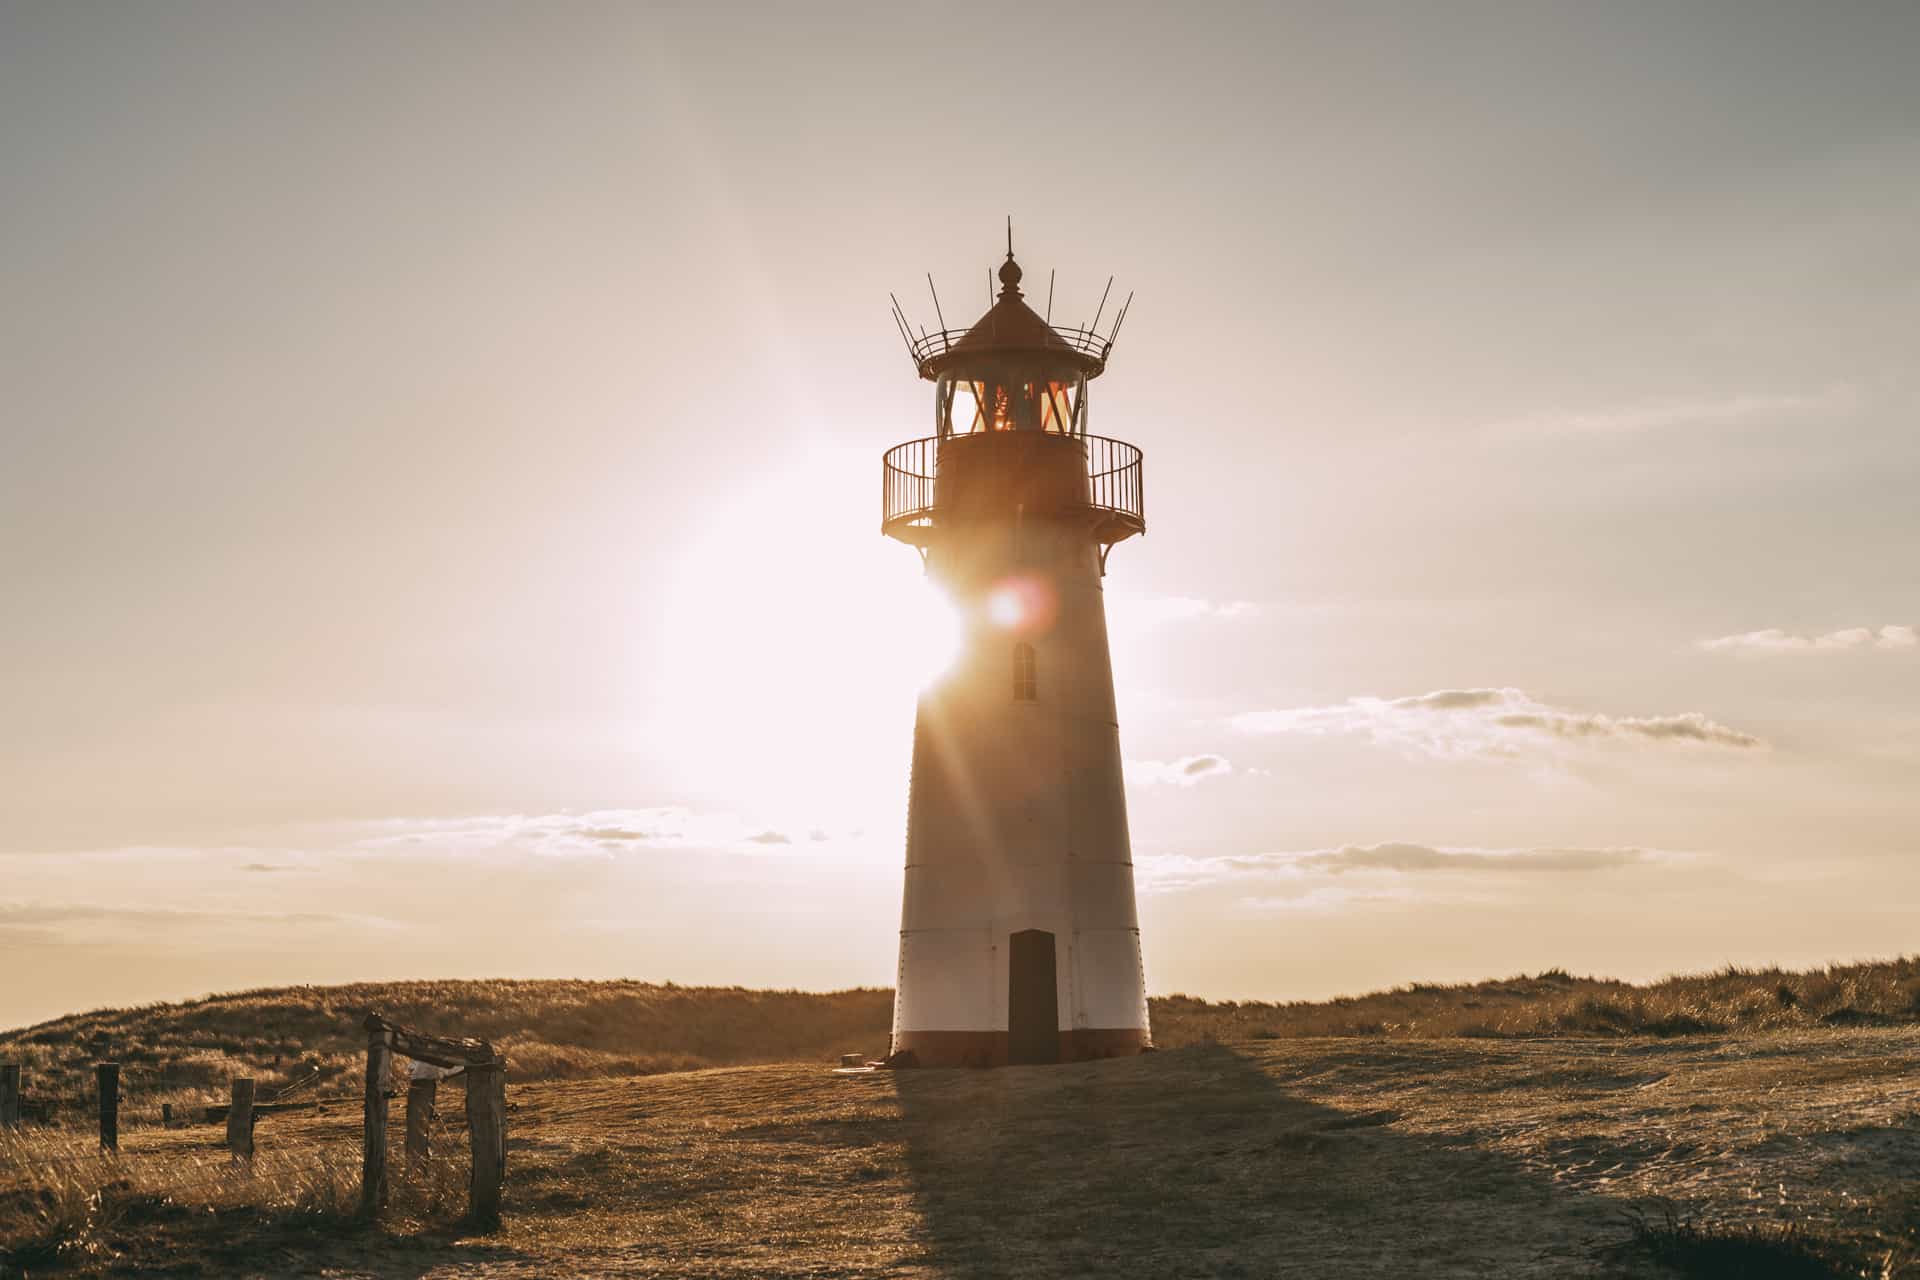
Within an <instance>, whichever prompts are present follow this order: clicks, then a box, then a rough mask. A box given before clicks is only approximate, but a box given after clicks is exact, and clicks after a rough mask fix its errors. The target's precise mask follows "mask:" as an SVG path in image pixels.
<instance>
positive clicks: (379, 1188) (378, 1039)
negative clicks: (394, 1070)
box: [360, 1013, 393, 1213]
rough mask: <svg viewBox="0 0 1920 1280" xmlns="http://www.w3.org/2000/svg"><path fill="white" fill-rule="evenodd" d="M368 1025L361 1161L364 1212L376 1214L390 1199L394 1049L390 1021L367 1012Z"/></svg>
mask: <svg viewBox="0 0 1920 1280" xmlns="http://www.w3.org/2000/svg"><path fill="white" fill-rule="evenodd" d="M366 1028H367V1115H366V1133H365V1135H364V1137H363V1139H362V1140H363V1141H364V1142H365V1143H366V1151H365V1154H364V1157H363V1159H362V1161H361V1164H360V1211H361V1212H362V1213H372V1212H373V1211H374V1210H376V1209H378V1208H380V1207H381V1206H383V1205H385V1204H386V1202H387V1064H388V1062H389V1061H390V1060H391V1058H392V1054H393V1051H392V1049H391V1047H390V1046H389V1043H388V1038H387V1024H386V1023H385V1022H384V1021H383V1020H382V1019H381V1018H380V1017H379V1016H378V1015H376V1014H371V1013H370V1014H368V1015H367V1021H366Z"/></svg>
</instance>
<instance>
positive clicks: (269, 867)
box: [240, 862, 294, 871]
mask: <svg viewBox="0 0 1920 1280" xmlns="http://www.w3.org/2000/svg"><path fill="white" fill-rule="evenodd" d="M240 870H242V871H292V870H294V868H293V867H292V866H290V865H289V864H287V863H284V862H246V863H242V864H241V866H240Z"/></svg>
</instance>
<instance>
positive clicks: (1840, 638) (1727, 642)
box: [1699, 625, 1920, 658]
mask: <svg viewBox="0 0 1920 1280" xmlns="http://www.w3.org/2000/svg"><path fill="white" fill-rule="evenodd" d="M1699 647H1700V648H1702V649H1704V650H1706V651H1707V652H1708V653H1731V654H1734V655H1735V656H1737V657H1743V658H1746V657H1773V656H1776V655H1780V654H1800V653H1846V652H1849V651H1859V650H1875V651H1879V652H1887V651H1891V650H1899V649H1913V648H1920V629H1916V628H1914V627H1911V626H1899V625H1895V626H1885V627H1848V628H1845V629H1844V630H1840V631H1829V632H1827V633H1826V634H1825V635H1803V634H1800V633H1798V632H1792V631H1782V630H1781V629H1780V628H1778V627H1769V628H1767V629H1766V630H1765V631H1743V632H1741V633H1740V634H1739V635H1732V636H1721V637H1719V638H1718V639H1714V640H1702V641H1701V642H1700V646H1699Z"/></svg>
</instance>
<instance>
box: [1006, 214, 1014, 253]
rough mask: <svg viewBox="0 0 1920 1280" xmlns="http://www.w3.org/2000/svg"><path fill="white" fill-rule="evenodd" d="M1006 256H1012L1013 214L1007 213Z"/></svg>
mask: <svg viewBox="0 0 1920 1280" xmlns="http://www.w3.org/2000/svg"><path fill="white" fill-rule="evenodd" d="M1007 256H1008V257H1009V258H1011V257H1012V256H1013V215H1012V214H1008V215H1007Z"/></svg>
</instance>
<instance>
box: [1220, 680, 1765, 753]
mask: <svg viewBox="0 0 1920 1280" xmlns="http://www.w3.org/2000/svg"><path fill="white" fill-rule="evenodd" d="M1231 724H1232V725H1233V727H1234V728H1235V729H1238V730H1239V731H1240V732H1242V733H1254V734H1317V735H1326V734H1364V735H1367V736H1369V737H1370V738H1371V739H1372V740H1373V741H1375V742H1378V743H1382V744H1388V745H1394V746H1399V747H1403V748H1406V749H1409V750H1413V751H1417V752H1420V753H1421V754H1424V755H1430V756H1435V757H1439V758H1442V759H1465V758H1472V757H1495V758H1514V757H1519V756H1522V755H1525V754H1527V753H1528V752H1529V751H1538V750H1540V749H1542V748H1544V747H1550V746H1553V745H1555V744H1564V743H1574V742H1583V743H1602V742H1613V743H1623V744H1629V745H1636V744H1637V745H1656V744H1683V745H1693V746H1704V747H1724V748H1734V749H1749V748H1754V747H1760V746H1763V745H1765V744H1764V743H1762V742H1761V740H1760V739H1759V738H1756V737H1754V736H1753V735H1752V734H1748V733H1742V732H1741V731H1739V730H1738V729H1731V728H1728V727H1727V726H1726V725H1723V724H1720V723H1717V722H1716V721H1713V720H1709V719H1708V718H1707V717H1706V716H1705V715H1702V714H1701V713H1700V712H1697V711H1687V712H1682V713H1680V714H1678V715H1662V716H1611V715H1600V714H1596V713H1591V712H1576V711H1566V710H1563V709H1560V708H1558V707H1553V706H1549V705H1547V704H1546V703H1543V702H1540V701H1538V700H1537V699H1535V698H1533V697H1531V696H1529V695H1528V694H1526V693H1524V692H1522V691H1521V690H1519V689H1440V690H1436V691H1434V692H1432V693H1423V694H1416V695H1414V696H1411V697H1405V698H1372V697H1363V698H1350V699H1348V700H1347V701H1345V702H1341V703H1335V704H1333V705H1330V706H1319V707H1292V708H1287V709H1283V710H1275V711H1247V712H1242V713H1241V714H1239V715H1237V716H1234V717H1233V718H1232V720H1231Z"/></svg>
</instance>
